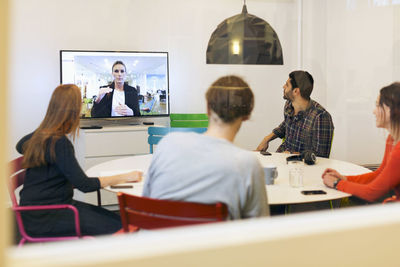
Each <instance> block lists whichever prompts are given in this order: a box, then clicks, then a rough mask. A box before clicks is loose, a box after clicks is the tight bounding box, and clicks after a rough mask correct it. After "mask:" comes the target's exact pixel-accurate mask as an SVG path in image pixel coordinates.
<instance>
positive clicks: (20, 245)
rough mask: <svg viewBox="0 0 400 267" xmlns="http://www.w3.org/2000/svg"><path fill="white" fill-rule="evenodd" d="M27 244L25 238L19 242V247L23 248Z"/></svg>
mask: <svg viewBox="0 0 400 267" xmlns="http://www.w3.org/2000/svg"><path fill="white" fill-rule="evenodd" d="M25 242H26V239H25V237H23V238H21V241H19V244H18V247H22V246H23V245H24V244H25Z"/></svg>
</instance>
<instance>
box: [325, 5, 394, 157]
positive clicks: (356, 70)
mask: <svg viewBox="0 0 400 267" xmlns="http://www.w3.org/2000/svg"><path fill="white" fill-rule="evenodd" d="M391 2H392V1H367V0H347V1H346V0H339V1H327V12H326V13H327V26H326V32H327V34H326V45H327V51H328V53H327V69H326V80H327V99H328V103H327V107H328V108H329V110H330V112H331V114H332V115H333V119H334V121H335V126H336V131H335V137H334V139H335V142H334V146H335V149H334V154H333V155H332V156H333V157H340V158H343V159H347V160H352V161H355V162H365V163H373V162H380V160H381V159H382V157H383V152H384V143H385V139H386V133H385V131H383V130H380V129H377V128H376V127H375V117H374V115H373V114H372V111H373V109H374V107H375V100H376V97H377V96H378V94H379V90H380V89H381V88H382V87H383V86H386V85H388V84H390V83H392V82H393V81H394V80H397V81H399V80H400V75H399V72H397V73H395V69H396V68H395V66H396V65H397V66H398V65H399V62H400V59H399V57H398V55H399V54H398V52H399V51H400V38H399V37H400V34H399V26H398V24H399V20H398V19H399V17H400V12H399V11H400V6H399V5H394V4H393V5H392V4H391ZM393 2H395V1H393ZM397 2H398V1H397ZM379 3H387V5H383V6H382V5H379ZM396 25H397V26H396ZM395 29H397V30H395ZM396 53H397V58H396V57H395V55H396Z"/></svg>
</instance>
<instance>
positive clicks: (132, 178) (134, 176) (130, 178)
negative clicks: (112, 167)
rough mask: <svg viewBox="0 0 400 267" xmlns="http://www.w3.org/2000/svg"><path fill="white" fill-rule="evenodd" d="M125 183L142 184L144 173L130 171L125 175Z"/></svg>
mask: <svg viewBox="0 0 400 267" xmlns="http://www.w3.org/2000/svg"><path fill="white" fill-rule="evenodd" d="M123 176H124V179H125V181H124V182H140V181H142V179H143V172H142V171H130V172H127V173H125V174H123Z"/></svg>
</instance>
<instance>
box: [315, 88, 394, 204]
mask: <svg viewBox="0 0 400 267" xmlns="http://www.w3.org/2000/svg"><path fill="white" fill-rule="evenodd" d="M374 114H375V117H376V127H378V128H385V129H386V130H388V132H389V136H388V138H387V140H386V149H385V155H384V157H383V161H382V163H381V165H380V167H379V169H377V170H376V171H374V172H370V173H366V174H361V175H354V176H344V175H341V174H340V173H339V172H337V171H336V170H333V169H326V170H325V171H324V173H323V174H322V179H323V180H324V184H325V185H326V186H328V187H331V188H335V189H337V190H340V191H343V192H346V193H349V194H352V195H353V196H356V197H359V198H362V199H364V200H367V201H370V202H372V201H376V200H377V199H379V198H380V197H382V196H384V195H385V194H387V193H388V192H389V191H390V190H394V192H395V193H396V196H397V198H399V197H400V142H399V140H400V82H396V83H393V84H391V85H389V86H386V87H384V88H382V89H381V91H380V94H379V96H378V98H377V100H376V107H375V110H374Z"/></svg>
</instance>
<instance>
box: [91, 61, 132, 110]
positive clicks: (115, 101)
mask: <svg viewBox="0 0 400 267" xmlns="http://www.w3.org/2000/svg"><path fill="white" fill-rule="evenodd" d="M111 70H112V75H113V77H114V81H113V82H112V83H111V84H109V85H107V86H101V87H100V88H99V93H98V95H97V97H96V100H95V101H94V103H93V108H92V110H91V115H92V117H95V118H108V117H119V116H140V110H139V97H138V92H137V90H136V88H135V87H132V86H129V85H128V84H126V83H125V78H126V66H125V64H124V62H122V61H119V60H118V61H115V62H114V64H113V65H112V67H111Z"/></svg>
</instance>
